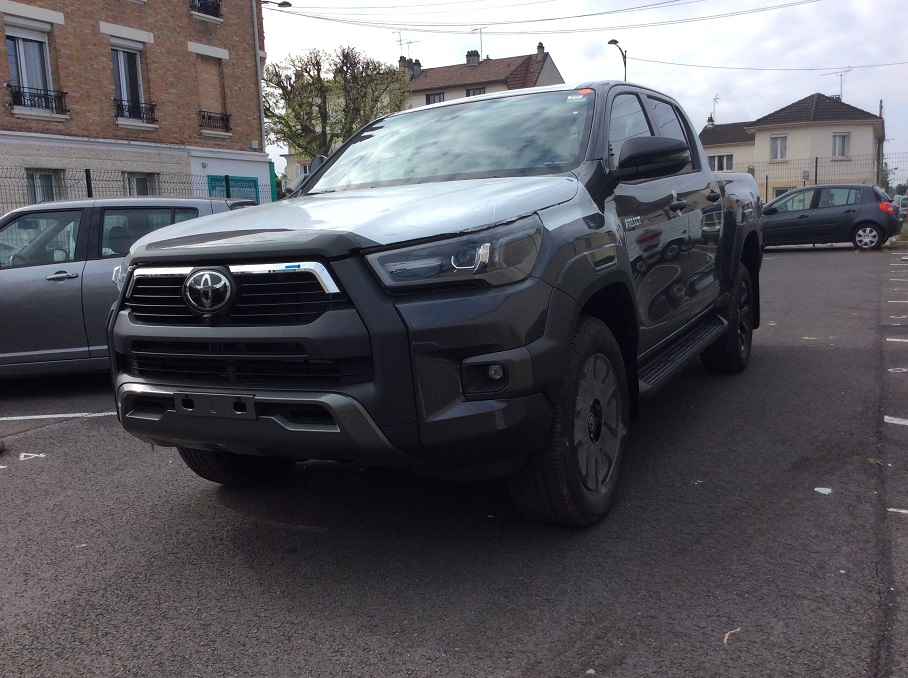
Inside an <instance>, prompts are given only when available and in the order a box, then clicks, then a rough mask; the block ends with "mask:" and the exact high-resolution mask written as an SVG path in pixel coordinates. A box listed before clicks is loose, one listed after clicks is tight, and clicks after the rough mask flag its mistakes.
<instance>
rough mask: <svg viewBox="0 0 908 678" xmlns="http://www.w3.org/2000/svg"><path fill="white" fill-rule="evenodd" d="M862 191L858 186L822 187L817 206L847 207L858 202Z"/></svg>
mask: <svg viewBox="0 0 908 678" xmlns="http://www.w3.org/2000/svg"><path fill="white" fill-rule="evenodd" d="M859 194H860V192H859V191H858V189H856V188H821V189H820V201H819V203H818V205H817V207H821V208H822V207H845V206H846V205H854V204H855V203H857V202H858V199H859Z"/></svg>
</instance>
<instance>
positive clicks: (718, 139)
mask: <svg viewBox="0 0 908 678" xmlns="http://www.w3.org/2000/svg"><path fill="white" fill-rule="evenodd" d="M751 124H752V123H749V122H728V123H725V124H723V125H713V126H712V127H709V126H708V125H707V126H706V127H704V128H703V129H702V130H700V143H702V144H703V145H704V146H722V145H725V144H752V143H753V142H754V138H755V136H756V135H755V134H754V133H753V132H748V131H747V129H745V128H747V127H750V126H751Z"/></svg>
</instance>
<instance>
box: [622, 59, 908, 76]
mask: <svg viewBox="0 0 908 678" xmlns="http://www.w3.org/2000/svg"><path fill="white" fill-rule="evenodd" d="M628 59H629V60H633V61H645V62H647V63H650V64H660V65H662V66H684V67H685V68H710V69H714V70H721V71H769V72H777V71H778V72H781V71H834V70H842V69H846V68H850V69H852V70H853V69H857V68H882V67H884V66H905V65H906V64H908V61H893V62H891V63H888V64H864V65H863V66H823V67H811V68H755V67H750V66H711V65H706V64H682V63H678V62H675V61H657V60H656V59H641V58H640V57H628ZM825 75H836V74H835V73H826V74H825Z"/></svg>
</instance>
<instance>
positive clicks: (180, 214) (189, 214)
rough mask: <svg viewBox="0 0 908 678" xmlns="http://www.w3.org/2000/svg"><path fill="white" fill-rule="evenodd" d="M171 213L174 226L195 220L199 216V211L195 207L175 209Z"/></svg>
mask: <svg viewBox="0 0 908 678" xmlns="http://www.w3.org/2000/svg"><path fill="white" fill-rule="evenodd" d="M173 212H174V214H173V223H175V224H178V223H180V222H181V221H188V220H189V219H195V218H196V217H197V216H199V211H198V210H197V209H196V208H195V207H177V208H176V209H175V210H174V211H173Z"/></svg>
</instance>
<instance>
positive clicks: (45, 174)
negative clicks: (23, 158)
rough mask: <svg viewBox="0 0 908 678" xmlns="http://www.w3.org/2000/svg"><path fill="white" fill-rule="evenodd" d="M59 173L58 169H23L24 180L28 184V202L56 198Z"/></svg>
mask: <svg viewBox="0 0 908 678" xmlns="http://www.w3.org/2000/svg"><path fill="white" fill-rule="evenodd" d="M59 174H60V172H59V171H57V170H49V169H27V170H25V181H26V184H27V186H28V201H29V202H30V203H36V202H47V201H48V200H56V198H57V186H58V185H59Z"/></svg>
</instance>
